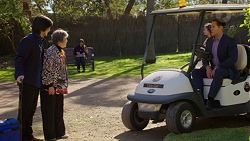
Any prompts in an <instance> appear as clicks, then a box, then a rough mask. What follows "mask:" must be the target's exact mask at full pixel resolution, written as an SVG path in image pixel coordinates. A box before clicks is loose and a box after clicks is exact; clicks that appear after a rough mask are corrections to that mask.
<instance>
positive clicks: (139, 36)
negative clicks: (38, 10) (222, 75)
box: [0, 15, 248, 56]
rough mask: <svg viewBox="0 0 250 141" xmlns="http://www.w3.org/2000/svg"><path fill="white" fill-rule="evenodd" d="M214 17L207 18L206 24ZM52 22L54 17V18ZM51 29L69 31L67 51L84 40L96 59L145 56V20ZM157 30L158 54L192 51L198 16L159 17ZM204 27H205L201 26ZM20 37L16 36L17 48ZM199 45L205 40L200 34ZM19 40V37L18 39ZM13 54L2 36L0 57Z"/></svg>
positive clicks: (88, 20) (234, 21)
mask: <svg viewBox="0 0 250 141" xmlns="http://www.w3.org/2000/svg"><path fill="white" fill-rule="evenodd" d="M213 17H214V16H207V17H206V18H205V22H208V21H211V20H212V18H213ZM243 19H244V17H243V15H238V16H232V17H231V19H230V21H229V22H228V23H227V24H228V25H239V24H241V23H243ZM52 20H53V18H52ZM54 23H55V24H54V25H53V27H52V30H55V29H57V28H62V29H65V30H67V31H68V32H69V39H68V40H69V42H68V46H67V47H68V48H73V47H75V46H76V45H77V44H78V41H79V39H80V38H83V39H84V40H85V42H86V45H87V46H92V47H94V49H95V55H96V56H111V55H112V56H118V55H123V56H124V55H135V54H143V53H144V49H145V45H146V17H144V16H139V17H137V18H133V17H127V18H123V17H119V18H117V19H103V18H100V17H81V18H80V19H79V20H72V19H69V20H65V19H64V20H62V21H60V20H59V21H57V22H54ZM155 24H156V26H155V28H154V33H155V36H154V42H155V51H156V53H171V52H175V51H177V50H178V51H190V50H191V48H192V44H193V42H194V35H195V34H196V29H197V25H198V17H197V16H195V15H189V16H186V15H183V16H178V17H177V16H160V17H159V18H156V22H155ZM202 28H203V27H202ZM247 33H248V30H247V29H244V28H242V29H240V30H239V31H238V32H237V33H236V34H235V36H234V37H235V38H236V40H237V41H238V43H247V40H248V37H247ZM18 37H20V35H18V34H15V45H17V43H18V42H17V41H16V40H17V38H18ZM200 37H201V38H200V41H199V42H200V43H202V41H203V40H204V38H205V37H204V36H203V34H202V31H201V35H200ZM46 38H47V41H45V44H44V46H45V48H47V47H49V45H50V43H49V42H48V41H49V40H50V39H49V38H50V35H49V36H47V37H46ZM18 40H20V38H19V39H18ZM9 52H11V47H10V45H9V44H8V42H7V41H6V40H4V38H3V37H2V36H1V37H0V55H2V54H6V53H9Z"/></svg>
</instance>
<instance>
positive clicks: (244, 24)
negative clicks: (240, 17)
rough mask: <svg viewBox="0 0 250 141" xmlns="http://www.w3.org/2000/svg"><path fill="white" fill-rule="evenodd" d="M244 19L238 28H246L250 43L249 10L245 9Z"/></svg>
mask: <svg viewBox="0 0 250 141" xmlns="http://www.w3.org/2000/svg"><path fill="white" fill-rule="evenodd" d="M245 11H246V14H245V19H244V22H243V24H241V25H240V27H246V28H248V37H249V38H248V42H250V8H247V9H245Z"/></svg>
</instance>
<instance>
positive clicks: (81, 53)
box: [74, 39, 88, 73]
mask: <svg viewBox="0 0 250 141" xmlns="http://www.w3.org/2000/svg"><path fill="white" fill-rule="evenodd" d="M87 54H88V49H87V47H86V45H85V42H84V40H83V39H80V44H79V45H77V46H76V47H75V48H74V55H75V56H76V57H75V60H76V66H77V72H78V73H80V64H81V65H82V72H85V60H86V56H87Z"/></svg>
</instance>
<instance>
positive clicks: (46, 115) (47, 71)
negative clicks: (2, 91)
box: [40, 29, 68, 141]
mask: <svg viewBox="0 0 250 141" xmlns="http://www.w3.org/2000/svg"><path fill="white" fill-rule="evenodd" d="M51 38H52V42H53V45H52V46H51V47H49V48H48V49H47V51H46V53H45V54H44V62H43V70H42V85H43V86H42V90H41V94H40V95H41V111H42V118H43V132H44V138H45V140H52V141H53V140H57V139H65V138H68V136H67V135H66V134H65V125H64V120H63V101H64V95H63V94H66V93H67V87H68V78H67V68H66V65H65V58H66V57H65V53H64V51H63V48H65V47H66V45H67V42H68V40H67V38H68V33H67V32H66V31H64V30H62V29H57V30H56V31H54V32H53V33H52V35H51Z"/></svg>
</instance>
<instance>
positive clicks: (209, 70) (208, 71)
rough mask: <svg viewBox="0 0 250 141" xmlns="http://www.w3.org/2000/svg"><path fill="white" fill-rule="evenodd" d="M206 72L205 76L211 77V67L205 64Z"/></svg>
mask: <svg viewBox="0 0 250 141" xmlns="http://www.w3.org/2000/svg"><path fill="white" fill-rule="evenodd" d="M206 73H207V78H210V79H211V78H213V75H212V68H211V67H210V66H206Z"/></svg>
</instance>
